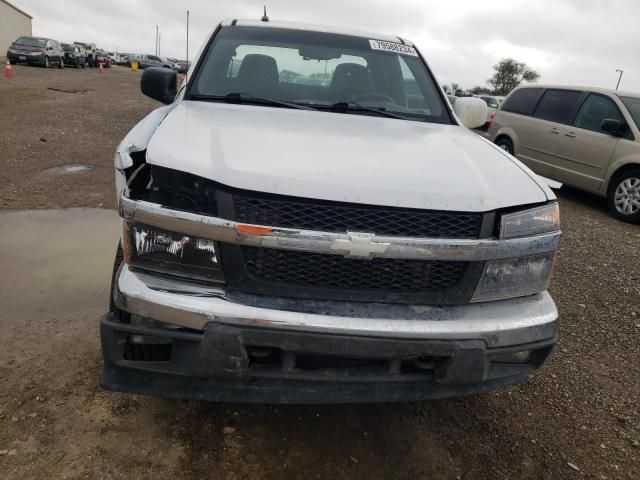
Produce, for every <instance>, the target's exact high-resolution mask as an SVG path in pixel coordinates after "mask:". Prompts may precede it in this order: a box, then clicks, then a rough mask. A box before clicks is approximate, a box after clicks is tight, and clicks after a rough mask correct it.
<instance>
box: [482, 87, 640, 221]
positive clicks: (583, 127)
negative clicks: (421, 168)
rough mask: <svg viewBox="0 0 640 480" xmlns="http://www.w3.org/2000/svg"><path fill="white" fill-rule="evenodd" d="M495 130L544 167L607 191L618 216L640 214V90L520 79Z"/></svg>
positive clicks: (499, 139) (493, 135)
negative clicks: (532, 82)
mask: <svg viewBox="0 0 640 480" xmlns="http://www.w3.org/2000/svg"><path fill="white" fill-rule="evenodd" d="M487 136H488V137H489V139H490V140H492V141H494V142H495V143H496V144H497V145H498V146H500V148H502V149H503V150H506V151H508V152H509V153H511V154H513V155H515V156H516V157H517V158H518V159H519V160H521V161H522V162H524V163H525V164H526V165H527V166H528V167H530V168H531V169H532V170H533V171H534V172H536V173H538V174H539V175H542V176H544V177H548V178H551V179H554V180H557V181H559V182H562V183H565V184H567V185H571V186H573V187H577V188H580V189H583V190H586V191H589V192H592V193H595V194H597V195H601V196H604V197H607V199H608V203H609V210H610V212H611V214H612V215H613V216H614V217H616V218H619V219H621V220H624V221H628V222H633V223H639V222H640V94H638V93H630V92H622V91H615V90H607V89H601V88H590V87H568V86H563V87H560V86H542V85H536V86H523V87H519V88H517V89H515V90H514V91H513V92H512V93H511V94H510V95H509V96H508V97H507V98H506V100H505V102H504V103H503V104H502V105H501V107H500V109H499V110H498V112H497V114H496V116H495V118H494V120H493V122H492V123H491V125H490V126H489V129H488V132H487Z"/></svg>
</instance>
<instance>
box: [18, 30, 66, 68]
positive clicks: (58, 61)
mask: <svg viewBox="0 0 640 480" xmlns="http://www.w3.org/2000/svg"><path fill="white" fill-rule="evenodd" d="M7 60H9V62H11V63H27V64H31V65H40V66H42V67H49V66H51V65H57V66H58V67H59V68H64V51H63V50H62V46H61V45H60V43H59V42H58V41H57V40H52V39H51V38H43V37H20V38H18V39H17V40H16V41H15V42H13V43H12V44H11V45H10V46H9V50H7Z"/></svg>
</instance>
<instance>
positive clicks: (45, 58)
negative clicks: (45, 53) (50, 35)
mask: <svg viewBox="0 0 640 480" xmlns="http://www.w3.org/2000/svg"><path fill="white" fill-rule="evenodd" d="M49 66H50V65H49V57H44V68H49Z"/></svg>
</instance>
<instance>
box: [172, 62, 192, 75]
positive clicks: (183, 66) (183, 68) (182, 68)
mask: <svg viewBox="0 0 640 480" xmlns="http://www.w3.org/2000/svg"><path fill="white" fill-rule="evenodd" d="M176 66H177V67H178V73H187V71H188V70H189V67H190V66H191V62H186V61H183V60H181V61H179V62H178V63H176Z"/></svg>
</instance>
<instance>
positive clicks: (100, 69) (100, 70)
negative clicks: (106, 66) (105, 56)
mask: <svg viewBox="0 0 640 480" xmlns="http://www.w3.org/2000/svg"><path fill="white" fill-rule="evenodd" d="M98 71H99V72H100V73H102V72H103V70H102V64H100V68H99V69H98Z"/></svg>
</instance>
